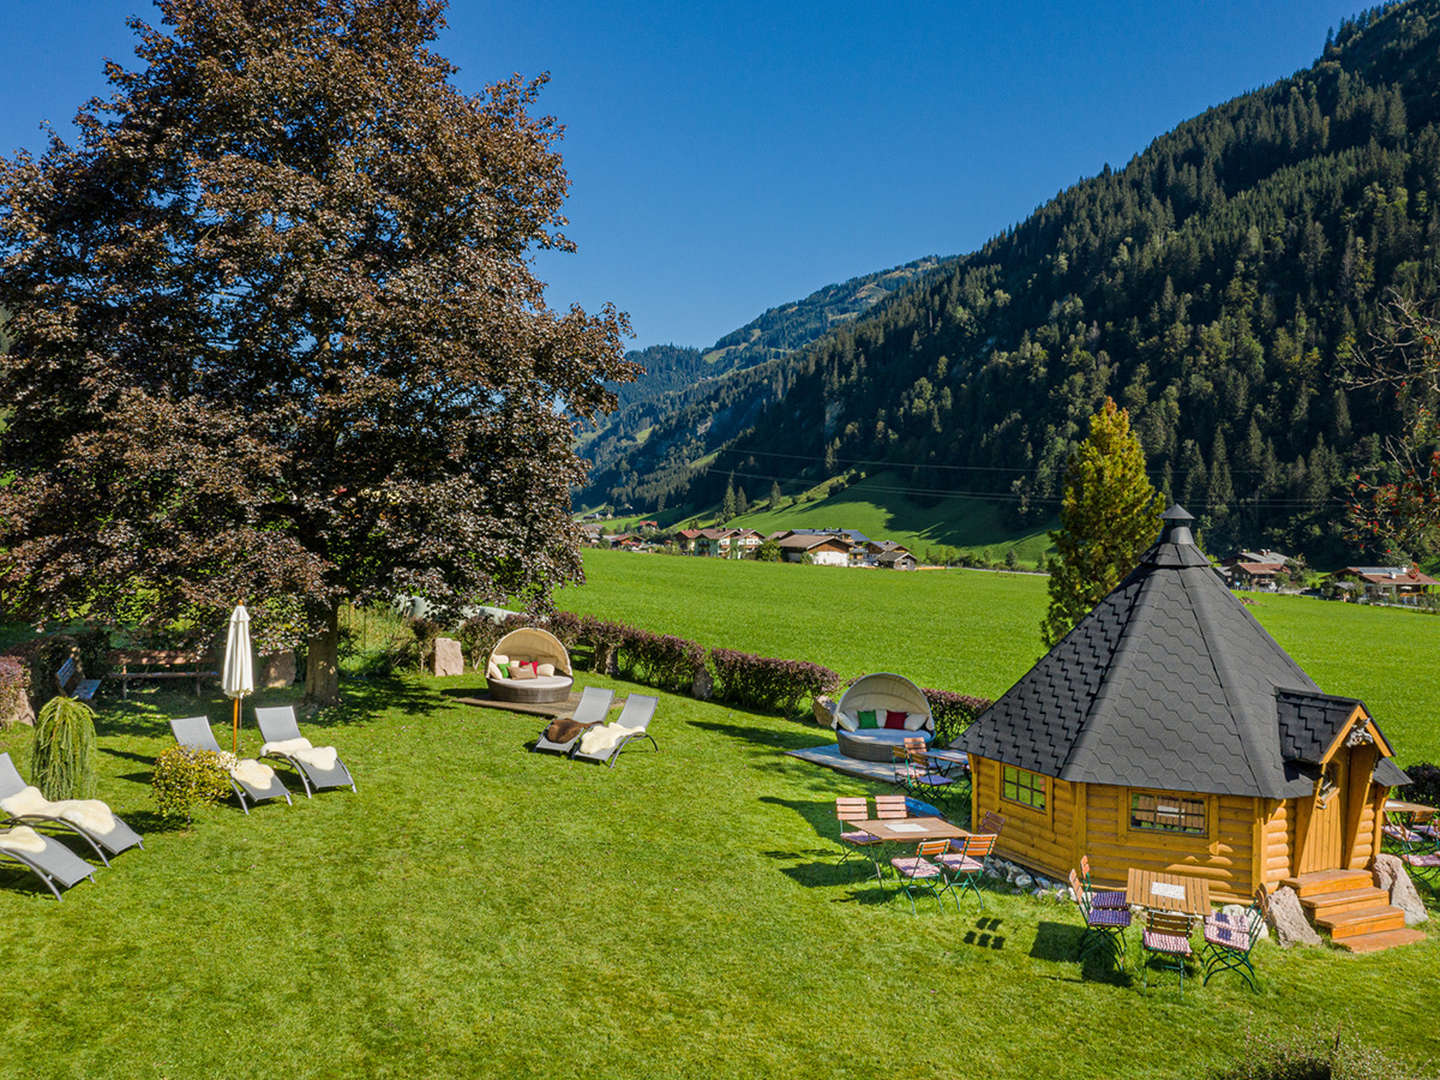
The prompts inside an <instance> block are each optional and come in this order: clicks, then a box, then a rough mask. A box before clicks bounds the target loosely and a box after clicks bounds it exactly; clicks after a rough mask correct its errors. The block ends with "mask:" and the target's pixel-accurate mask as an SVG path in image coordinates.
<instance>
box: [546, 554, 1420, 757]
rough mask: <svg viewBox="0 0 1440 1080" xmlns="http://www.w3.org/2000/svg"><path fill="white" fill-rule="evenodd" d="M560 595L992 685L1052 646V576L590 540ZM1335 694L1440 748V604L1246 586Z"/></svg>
mask: <svg viewBox="0 0 1440 1080" xmlns="http://www.w3.org/2000/svg"><path fill="white" fill-rule="evenodd" d="M585 569H586V575H587V579H588V580H587V582H586V584H585V585H584V586H582V587H578V588H569V589H565V590H563V591H562V592H561V593H560V594H559V595H558V597H557V600H558V603H559V605H560V606H561V607H563V608H565V609H567V610H570V611H576V612H580V613H583V614H593V615H601V616H604V617H606V618H612V619H619V620H621V621H624V622H631V623H634V624H636V625H638V626H643V627H645V628H647V629H650V630H655V631H663V632H665V633H670V634H678V635H680V636H681V637H687V638H691V639H693V640H695V641H698V642H700V643H701V644H703V645H706V646H709V647H714V646H723V647H725V648H732V649H744V650H746V651H748V652H756V653H760V654H762V655H765V656H780V657H784V658H786V659H792V660H810V661H814V662H815V663H819V664H824V665H826V666H827V667H831V668H834V669H835V670H836V671H838V672H839V673H840V674H841V675H842V676H845V677H846V678H849V677H852V676H856V675H863V674H865V673H866V672H869V671H896V672H899V673H901V674H903V675H906V676H908V677H909V678H911V679H913V680H914V681H915V682H917V683H919V684H920V685H921V686H931V687H936V688H938V689H942V690H954V691H958V692H960V693H965V694H977V695H980V696H982V697H990V698H993V697H997V696H998V695H1000V694H1001V693H1003V692H1004V691H1005V690H1006V689H1007V688H1008V687H1009V686H1010V685H1011V684H1012V683H1014V681H1015V680H1016V679H1018V678H1019V677H1020V676H1021V675H1023V674H1024V673H1025V671H1026V670H1027V669H1028V668H1029V667H1030V665H1031V664H1033V663H1034V662H1035V661H1036V659H1038V658H1039V656H1040V654H1041V653H1042V652H1043V651H1044V650H1043V649H1042V647H1041V644H1040V630H1039V627H1040V618H1041V616H1042V615H1043V614H1044V612H1045V605H1046V585H1047V580H1048V579H1046V578H1045V577H1043V576H1041V575H1038V574H1008V573H997V572H992V571H985V570H921V571H915V572H908V573H902V572H897V571H893V570H861V569H850V568H843V567H829V566H802V565H796V564H790V563H784V564H779V563H757V562H746V561H729V560H723V559H699V558H685V557H679V556H668V555H637V554H632V553H630V552H621V551H606V550H601V549H587V551H586V553H585ZM1244 595H1245V596H1246V598H1247V599H1248V600H1250V601H1251V603H1250V607H1249V610H1250V612H1251V613H1252V614H1253V615H1254V616H1255V617H1256V618H1257V619H1258V620H1259V621H1260V623H1261V625H1263V626H1264V627H1265V628H1266V629H1267V630H1268V631H1269V632H1270V633H1271V634H1272V635H1273V636H1274V637H1275V639H1276V640H1277V641H1278V642H1279V643H1280V644H1281V645H1282V646H1283V647H1284V648H1285V649H1287V650H1288V651H1289V652H1290V654H1291V655H1292V656H1294V657H1295V659H1296V661H1297V662H1298V663H1299V664H1300V666H1301V667H1303V668H1304V669H1305V670H1306V671H1307V672H1309V674H1310V677H1311V678H1313V679H1314V680H1315V681H1316V682H1317V683H1318V684H1319V685H1320V688H1321V689H1322V690H1324V691H1326V692H1327V693H1332V694H1340V695H1343V696H1347V697H1356V698H1360V699H1361V700H1363V701H1364V702H1365V703H1366V705H1367V706H1368V707H1369V708H1370V711H1371V713H1372V714H1373V715H1374V716H1375V717H1376V719H1377V720H1379V722H1380V725H1381V727H1382V728H1383V729H1384V731H1385V733H1386V735H1387V736H1388V737H1389V738H1390V741H1391V742H1392V743H1393V744H1394V745H1395V747H1396V752H1397V755H1398V756H1399V758H1400V760H1401V761H1402V762H1411V761H1421V760H1424V761H1436V760H1440V722H1437V718H1440V677H1437V674H1436V669H1435V666H1434V663H1435V657H1436V655H1437V653H1440V617H1436V616H1432V615H1424V614H1419V613H1415V612H1408V611H1401V610H1397V609H1392V608H1370V607H1362V606H1359V605H1353V604H1340V603H1332V602H1329V601H1322V600H1315V599H1311V598H1309V597H1292V596H1271V595H1266V594H1262V593H1253V594H1244Z"/></svg>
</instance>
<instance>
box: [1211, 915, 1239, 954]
mask: <svg viewBox="0 0 1440 1080" xmlns="http://www.w3.org/2000/svg"><path fill="white" fill-rule="evenodd" d="M1205 940H1206V941H1208V942H1209V943H1210V944H1211V945H1224V946H1225V947H1226V948H1227V949H1239V950H1240V951H1241V952H1248V951H1249V950H1250V931H1249V930H1248V929H1246V928H1245V927H1243V926H1236V925H1234V924H1233V923H1226V922H1219V921H1217V920H1215V919H1206V920H1205Z"/></svg>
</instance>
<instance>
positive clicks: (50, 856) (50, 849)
mask: <svg viewBox="0 0 1440 1080" xmlns="http://www.w3.org/2000/svg"><path fill="white" fill-rule="evenodd" d="M14 831H15V830H13V829H4V830H0V867H5V866H7V865H9V864H11V863H19V864H20V865H21V866H23V867H25V868H26V869H28V870H30V871H32V872H33V873H34V874H35V876H36V877H38V878H39V879H40V880H41V881H43V882H44V883H45V884H46V886H47V887H48V888H49V889H50V891H51V892H52V893H54V894H55V899H56V900H59V899H60V890H61V889H68V888H70V886H72V885H75V884H78V883H79V882H81V881H84V880H85V879H86V878H89V879H90V880H91V881H94V880H95V867H93V866H91V865H90V864H89V863H88V862H86V861H85V860H84V859H82V858H80V856H79V855H76V854H75V853H74V852H73V851H71V850H70V849H69V848H68V847H66V846H65V845H64V844H62V843H60V841H58V840H56V839H55V838H54V837H53V836H46V835H44V834H43V833H35V834H34V835H35V836H37V837H39V838H40V841H41V842H42V844H43V845H44V847H43V849H42V850H40V851H23V850H20V849H17V848H10V847H6V846H5V842H6V838H7V837H10V836H12V834H13V833H14ZM31 831H32V832H33V830H31Z"/></svg>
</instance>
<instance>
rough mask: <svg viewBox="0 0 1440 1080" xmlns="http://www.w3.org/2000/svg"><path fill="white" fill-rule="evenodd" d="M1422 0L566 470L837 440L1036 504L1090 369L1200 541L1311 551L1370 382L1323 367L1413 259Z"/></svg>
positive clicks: (753, 477)
mask: <svg viewBox="0 0 1440 1080" xmlns="http://www.w3.org/2000/svg"><path fill="white" fill-rule="evenodd" d="M1437 120H1440V0H1413V2H1410V3H1403V4H1396V5H1393V6H1390V7H1387V8H1384V9H1377V10H1376V11H1375V12H1371V13H1367V14H1366V15H1364V16H1362V17H1360V18H1359V19H1357V20H1353V21H1351V22H1348V23H1346V24H1344V25H1343V26H1342V27H1341V28H1340V31H1339V33H1338V34H1337V35H1336V36H1335V38H1334V41H1333V42H1331V43H1327V46H1326V50H1325V54H1324V55H1323V56H1322V57H1321V58H1320V59H1319V60H1317V61H1316V62H1315V64H1314V65H1313V66H1312V67H1311V68H1309V69H1307V70H1304V71H1301V72H1298V73H1296V74H1295V75H1294V76H1292V77H1291V78H1288V79H1284V80H1281V81H1280V82H1277V83H1274V84H1273V85H1271V86H1267V87H1264V88H1262V89H1260V90H1258V91H1255V92H1254V93H1250V94H1246V95H1244V96H1242V97H1239V98H1236V99H1234V100H1232V101H1230V102H1227V103H1225V104H1223V105H1220V106H1217V107H1216V108H1213V109H1210V110H1208V111H1207V112H1205V113H1204V114H1202V115H1200V116H1198V117H1196V118H1194V119H1193V120H1190V121H1187V122H1185V123H1183V124H1181V125H1179V126H1178V127H1177V128H1175V129H1174V130H1173V131H1171V132H1169V133H1167V134H1165V135H1163V136H1161V137H1159V138H1157V139H1156V140H1155V141H1154V142H1152V143H1151V145H1150V146H1149V147H1147V148H1146V149H1145V150H1144V152H1143V153H1141V154H1138V155H1137V156H1136V157H1135V158H1133V159H1132V160H1131V161H1130V162H1129V163H1128V164H1127V165H1126V166H1125V167H1124V168H1123V169H1120V170H1116V171H1112V170H1109V169H1107V170H1106V171H1105V172H1103V173H1102V174H1101V175H1099V176H1096V177H1093V178H1091V179H1089V180H1086V181H1083V182H1081V183H1079V184H1076V185H1075V186H1073V187H1071V188H1068V189H1066V190H1065V191H1062V192H1061V193H1060V194H1059V195H1057V196H1056V198H1055V199H1053V200H1051V201H1050V202H1049V203H1047V204H1045V205H1044V206H1042V207H1040V208H1039V209H1037V210H1036V211H1035V213H1034V214H1032V215H1031V216H1030V217H1029V218H1028V219H1027V220H1025V221H1024V222H1022V223H1021V224H1020V225H1018V226H1017V227H1015V228H1013V229H1011V230H1008V231H1007V232H1005V233H1003V234H1001V235H1000V236H997V237H996V238H994V239H993V240H991V241H990V242H989V243H987V244H986V245H985V246H984V247H983V248H982V249H980V250H979V251H977V252H974V253H972V254H970V255H967V256H965V257H963V258H961V259H958V260H955V261H953V262H951V263H949V264H947V265H946V266H944V267H942V268H941V269H940V270H939V271H937V272H936V273H934V274H933V275H931V276H929V277H927V278H925V279H923V280H922V281H921V282H919V283H918V284H916V285H914V286H912V287H911V288H909V289H906V290H902V291H901V292H899V293H897V294H896V295H894V296H892V297H891V298H889V299H887V300H886V301H884V302H883V303H881V304H878V305H877V306H876V307H875V308H873V309H872V310H871V311H870V312H869V313H867V314H866V315H864V316H863V317H861V318H859V319H857V320H855V321H854V322H853V323H852V324H850V325H847V326H844V327H841V328H839V329H837V330H834V331H832V332H831V333H829V334H827V335H826V336H825V337H823V338H821V339H819V340H817V341H816V342H814V343H813V344H811V345H809V346H807V347H805V348H804V349H801V350H799V351H798V352H795V353H792V354H789V355H786V356H782V357H780V358H778V359H773V360H767V361H765V362H764V363H761V364H759V365H757V366H755V367H751V368H748V369H745V370H743V371H740V372H736V373H734V374H732V375H731V376H730V377H728V378H727V379H726V380H724V381H723V382H721V383H717V384H715V385H713V386H707V385H705V384H699V385H696V386H692V387H690V388H688V389H686V390H684V391H681V392H678V393H677V394H676V395H675V396H674V397H673V398H670V399H667V403H666V404H667V411H666V412H665V413H664V414H663V415H661V414H659V413H658V412H657V413H656V414H653V415H651V416H650V417H648V418H647V427H648V429H649V430H648V431H647V437H646V439H645V441H644V443H643V444H642V445H638V446H632V447H629V448H627V449H626V450H625V452H624V453H622V454H619V455H617V456H615V457H614V459H613V460H612V461H610V462H608V463H606V464H605V465H603V466H600V467H597V469H596V471H595V473H594V474H593V476H592V481H591V491H592V493H594V492H604V493H605V494H608V495H609V496H611V497H613V498H616V499H619V500H621V501H626V502H631V501H633V502H635V503H637V504H638V505H641V506H654V505H655V504H656V503H657V502H658V501H659V500H661V499H666V500H668V501H669V502H670V504H671V505H676V504H679V503H684V504H688V505H695V506H701V505H706V504H712V503H714V502H716V501H718V498H719V495H720V492H721V491H722V490H723V489H724V486H725V484H726V482H727V480H728V479H729V478H730V477H731V475H732V474H733V476H734V477H735V482H736V483H737V484H744V485H745V486H746V487H747V489H748V490H749V491H750V493H751V495H752V497H753V496H755V495H758V494H762V493H764V492H765V491H768V490H769V488H770V486H771V484H772V483H774V482H777V481H778V482H779V483H781V484H782V486H785V487H786V488H787V490H788V489H790V486H791V485H793V484H802V483H803V484H805V485H806V486H808V485H809V484H812V483H814V482H815V480H816V479H818V478H821V477H823V476H825V475H831V474H834V473H836V472H841V471H844V470H846V469H847V468H850V467H861V466H863V467H865V468H867V469H872V470H873V469H876V468H887V467H888V468H890V469H892V470H894V471H895V472H896V473H897V474H898V475H899V476H900V477H901V478H902V480H903V481H904V482H905V484H907V485H908V487H909V488H910V489H911V492H912V493H913V494H914V495H915V496H916V497H917V498H920V499H922V500H923V499H924V498H927V497H937V496H938V494H939V493H973V494H984V495H987V496H989V497H991V498H995V499H1003V500H1005V501H1007V502H1008V503H1009V504H1010V506H1011V517H1012V519H1013V521H1014V523H1015V524H1016V525H1017V526H1019V525H1022V524H1024V523H1027V522H1031V523H1033V522H1035V521H1038V520H1041V519H1043V518H1045V517H1047V516H1049V515H1050V514H1051V513H1053V510H1054V506H1055V504H1056V501H1057V499H1058V488H1059V481H1060V475H1061V472H1062V470H1063V465H1064V462H1065V460H1066V458H1067V457H1068V455H1069V453H1070V451H1071V449H1072V448H1073V446H1074V444H1075V442H1076V440H1077V439H1078V438H1079V437H1080V436H1081V435H1083V425H1084V423H1085V420H1086V418H1087V417H1088V416H1089V415H1090V414H1091V413H1092V412H1094V411H1095V409H1096V408H1097V407H1098V405H1099V403H1100V402H1101V401H1102V400H1103V398H1104V396H1105V395H1107V394H1108V395H1111V396H1113V397H1115V398H1116V399H1117V400H1118V401H1120V402H1121V403H1122V404H1124V405H1126V406H1127V407H1128V408H1129V409H1130V411H1131V414H1132V417H1133V419H1134V422H1135V426H1136V428H1137V430H1138V431H1139V433H1140V437H1141V439H1142V442H1143V444H1144V446H1145V449H1146V453H1147V457H1148V461H1149V465H1150V468H1151V470H1152V474H1153V476H1154V479H1155V481H1156V483H1157V484H1158V485H1160V486H1162V487H1163V488H1165V489H1166V490H1167V491H1168V492H1170V493H1171V494H1172V495H1173V496H1174V497H1176V498H1178V499H1180V500H1181V501H1182V502H1185V503H1186V504H1187V505H1188V506H1190V508H1191V509H1192V510H1193V511H1195V512H1197V513H1198V514H1199V515H1200V517H1201V526H1202V528H1203V529H1205V530H1206V533H1207V536H1208V538H1209V540H1210V541H1211V543H1212V546H1220V545H1222V544H1224V543H1226V542H1228V541H1230V540H1235V539H1243V540H1244V541H1246V542H1250V543H1260V542H1269V543H1271V544H1272V545H1275V546H1282V545H1288V546H1291V547H1296V548H1299V549H1301V550H1305V551H1308V552H1310V553H1311V554H1312V555H1313V556H1314V557H1317V558H1327V557H1329V558H1333V557H1336V556H1337V554H1338V553H1339V552H1340V551H1341V549H1340V546H1339V542H1338V539H1337V537H1336V529H1335V521H1336V519H1337V517H1339V516H1340V514H1341V507H1340V503H1341V501H1342V499H1343V495H1344V492H1345V490H1346V484H1347V483H1348V478H1349V477H1350V476H1352V475H1353V474H1354V472H1355V471H1357V470H1361V469H1366V468H1370V467H1374V466H1377V465H1379V464H1380V463H1381V462H1382V454H1381V439H1382V438H1383V437H1384V436H1386V435H1389V434H1391V433H1393V431H1394V429H1395V425H1396V423H1397V417H1396V413H1395V410H1394V408H1393V403H1392V402H1390V401H1388V400H1387V399H1385V398H1383V397H1381V396H1377V395H1376V394H1374V393H1372V392H1370V391H1361V390H1357V389H1354V388H1353V387H1349V386H1347V385H1346V384H1345V382H1344V378H1343V374H1344V365H1345V362H1346V359H1347V357H1348V355H1349V352H1350V350H1351V349H1352V348H1353V347H1354V346H1355V345H1356V344H1357V343H1363V342H1364V341H1365V340H1366V337H1367V335H1368V333H1369V331H1370V329H1371V328H1372V327H1373V326H1374V325H1375V323H1376V320H1377V318H1378V315H1379V312H1380V309H1381V307H1382V304H1383V301H1384V298H1385V296H1386V295H1387V290H1390V289H1392V288H1394V289H1398V290H1400V291H1402V292H1405V293H1407V294H1411V295H1414V296H1418V297H1421V298H1426V299H1429V298H1433V297H1435V296H1436V294H1437V283H1440V260H1437V250H1440V127H1437Z"/></svg>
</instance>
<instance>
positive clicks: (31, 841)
mask: <svg viewBox="0 0 1440 1080" xmlns="http://www.w3.org/2000/svg"><path fill="white" fill-rule="evenodd" d="M0 848H9V849H10V850H11V851H23V852H25V853H26V854H28V855H38V854H39V853H40V852H42V851H44V850H45V838H44V837H43V836H41V835H40V834H39V833H38V832H36V831H35V830H34V829H32V828H30V826H29V825H16V826H15V827H14V828H13V829H9V830H7V831H5V832H3V833H0Z"/></svg>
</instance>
